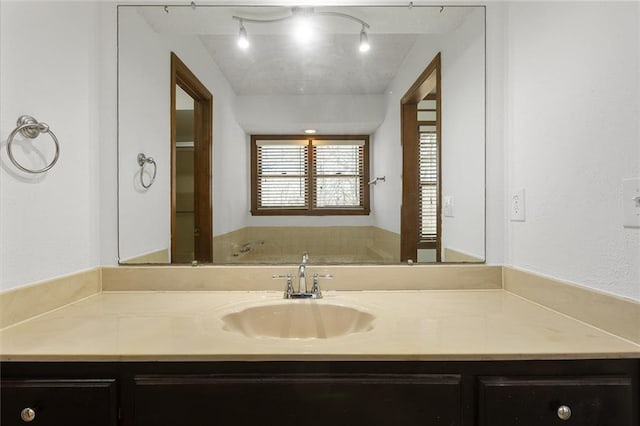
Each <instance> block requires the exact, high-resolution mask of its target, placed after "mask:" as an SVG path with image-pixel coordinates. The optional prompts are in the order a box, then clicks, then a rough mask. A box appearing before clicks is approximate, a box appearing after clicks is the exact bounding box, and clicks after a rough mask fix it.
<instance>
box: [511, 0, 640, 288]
mask: <svg viewBox="0 0 640 426" xmlns="http://www.w3.org/2000/svg"><path fill="white" fill-rule="evenodd" d="M639 7H640V6H639V4H638V3H637V2H627V3H614V2H593V3H577V2H569V3H543V4H540V3H512V4H509V6H508V8H507V12H506V27H505V40H506V61H505V70H506V82H505V90H506V107H505V123H506V127H505V140H506V154H505V161H506V164H507V167H508V181H507V190H508V191H509V192H507V195H509V193H510V190H511V189H513V188H518V187H523V188H525V191H526V221H525V222H509V223H508V225H507V234H506V237H507V240H506V254H505V263H506V264H509V265H514V266H517V267H520V268H522V269H526V270H530V271H535V272H539V273H543V274H546V275H549V276H552V277H555V278H560V279H563V280H569V281H573V282H576V283H580V284H584V285H586V286H588V287H592V288H595V289H599V290H603V291H606V292H611V293H614V294H618V295H621V296H626V297H630V298H634V299H636V300H640V229H637V228H636V229H629V228H623V226H622V179H623V178H629V177H639V176H640V128H639V122H640V108H639V102H640V101H639V100H640V82H639V79H640V67H639V65H640V64H639V60H640V40H639V39H640V36H639V28H640V19H639V18H640V12H639ZM506 199H507V203H508V199H509V197H508V196H507V197H506ZM507 220H508V218H507Z"/></svg>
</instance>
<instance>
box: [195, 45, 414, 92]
mask: <svg viewBox="0 0 640 426" xmlns="http://www.w3.org/2000/svg"><path fill="white" fill-rule="evenodd" d="M415 39H416V36H415V35H411V34H390V35H386V36H384V37H376V36H373V35H372V36H371V38H370V42H371V45H372V46H374V47H373V48H372V50H371V51H369V52H367V53H366V54H362V53H360V52H359V51H358V34H355V35H342V34H340V35H327V36H323V37H322V38H321V39H319V40H316V41H314V42H313V43H312V44H311V45H308V46H300V45H299V44H298V43H296V41H295V40H293V39H292V38H291V37H289V36H287V35H264V36H256V37H254V38H253V39H252V40H251V43H252V44H251V47H250V48H249V49H247V50H241V49H238V48H236V44H235V42H236V37H235V36H203V37H202V40H203V42H204V44H205V46H206V47H207V49H208V50H209V52H211V56H212V57H213V59H214V61H215V62H216V63H217V64H218V66H219V67H220V69H221V70H222V72H223V73H224V75H225V76H226V78H227V80H229V82H230V83H231V86H232V87H233V88H234V90H235V92H236V93H237V94H238V95H272V94H278V95H284V94H286V95H295V94H307V95H311V94H350V95H353V94H382V93H383V92H384V90H385V88H386V87H387V85H388V84H389V82H390V81H391V79H393V77H394V75H395V73H396V70H397V68H398V67H399V66H400V64H401V63H402V61H403V59H404V57H405V56H406V54H407V52H408V50H409V49H410V48H411V46H412V45H413V43H414V42H415Z"/></svg>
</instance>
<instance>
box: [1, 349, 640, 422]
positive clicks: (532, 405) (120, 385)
mask: <svg viewBox="0 0 640 426" xmlns="http://www.w3.org/2000/svg"><path fill="white" fill-rule="evenodd" d="M1 367H2V368H1V369H0V371H1V374H2V381H1V382H0V385H1V389H0V396H1V399H2V400H1V404H2V405H1V409H2V418H1V419H2V425H3V426H4V425H25V424H27V423H30V424H33V425H50V424H54V425H65V426H66V425H105V426H107V425H109V426H111V425H116V424H117V425H122V426H164V425H171V426H175V425H179V426H180V425H185V426H186V425H189V426H198V425H207V426H209V425H213V424H223V425H226V424H233V425H235V426H243V425H247V426H249V425H250V426H254V425H256V424H261V425H274V426H275V425H277V426H301V425H304V426H315V425H318V426H319V425H329V426H334V425H335V426H338V425H349V426H358V425H362V426H377V425H380V426H387V425H389V426H412V425H423V426H439V425H443V426H444V425H446V426H503V425H504V426H530V425H531V426H533V425H535V426H553V425H565V424H566V425H569V426H570V425H573V426H640V420H639V417H638V405H639V403H640V396H639V382H640V360H637V359H636V360H634V359H629V360H575V361H465V362H463V361H447V362H440V361H425V362H414V361H308V362H291V361H288V362H273V361H270V362H262V361H256V362H138V363H136V362H121V363H117V362H114V363H100V362H90V363H89V362H86V363H83V362H46V363H45V362H5V363H3V364H2V366H1ZM25 408H31V409H33V410H34V413H35V418H34V419H33V420H32V421H31V422H27V421H24V420H23V419H22V418H21V413H22V411H23V410H24V409H25Z"/></svg>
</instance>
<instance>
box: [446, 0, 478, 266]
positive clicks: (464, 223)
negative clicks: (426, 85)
mask: <svg viewBox="0 0 640 426" xmlns="http://www.w3.org/2000/svg"><path fill="white" fill-rule="evenodd" d="M484 20H485V16H484V10H483V9H482V8H477V9H475V10H474V11H473V12H472V13H471V14H470V15H469V16H468V17H467V19H466V20H465V22H464V23H463V24H462V26H461V27H460V28H458V29H457V30H456V31H455V32H453V33H452V34H450V35H448V36H447V37H445V38H444V40H443V54H442V138H443V142H442V196H443V197H445V196H451V197H453V200H454V208H453V216H452V217H449V216H446V217H445V216H443V217H442V247H443V248H449V249H454V250H457V251H460V252H463V253H466V254H469V255H472V256H474V257H476V258H479V259H484V258H485V216H484V215H485V202H484V198H485V182H484V179H483V177H484V175H485V161H484V152H485V68H484V61H485V37H484Z"/></svg>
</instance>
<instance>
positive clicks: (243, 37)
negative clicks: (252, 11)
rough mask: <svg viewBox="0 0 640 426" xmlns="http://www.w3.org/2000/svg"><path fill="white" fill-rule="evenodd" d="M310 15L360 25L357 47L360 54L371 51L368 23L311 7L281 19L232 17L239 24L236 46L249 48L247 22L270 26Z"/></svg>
mask: <svg viewBox="0 0 640 426" xmlns="http://www.w3.org/2000/svg"><path fill="white" fill-rule="evenodd" d="M312 15H318V16H332V17H336V18H344V19H348V20H351V21H355V22H357V23H359V24H361V25H362V30H360V45H359V50H360V52H367V51H368V50H369V49H371V45H370V44H369V36H368V35H367V29H369V28H371V27H370V25H369V24H368V23H366V22H365V21H363V20H362V19H360V18H356V17H355V16H352V15H349V14H347V13H341V12H330V11H316V10H315V9H314V8H312V7H304V8H302V7H293V8H291V13H290V14H288V15H285V16H283V17H280V18H271V19H253V18H244V17H241V16H232V19H235V20H236V21H239V22H240V33H239V36H238V46H240V47H241V48H242V49H246V48H247V47H249V39H248V38H247V30H246V29H245V28H244V23H245V22H248V23H251V24H271V23H275V22H280V21H286V20H289V19H293V18H297V17H298V18H305V19H307V18H309V17H311V16H312ZM302 28H303V29H304V31H302V34H303V35H304V37H302V38H304V39H308V38H309V37H310V34H309V33H308V27H306V26H303V27H302ZM298 32H300V26H299V28H298ZM299 36H300V34H299Z"/></svg>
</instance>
